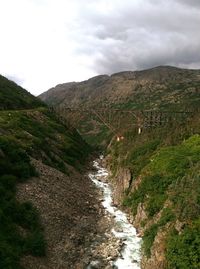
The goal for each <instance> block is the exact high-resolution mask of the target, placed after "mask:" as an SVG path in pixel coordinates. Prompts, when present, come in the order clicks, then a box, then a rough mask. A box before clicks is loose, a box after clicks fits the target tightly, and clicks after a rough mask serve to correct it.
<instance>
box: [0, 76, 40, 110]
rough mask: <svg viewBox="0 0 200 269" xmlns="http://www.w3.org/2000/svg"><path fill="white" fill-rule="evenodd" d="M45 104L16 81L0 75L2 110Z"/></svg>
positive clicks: (28, 107) (0, 105)
mask: <svg viewBox="0 0 200 269" xmlns="http://www.w3.org/2000/svg"><path fill="white" fill-rule="evenodd" d="M39 106H45V104H44V103H43V102H41V101H40V100H39V99H38V98H36V97H34V96H33V95H31V94H30V93H28V92H27V91H26V90H24V89H23V88H22V87H20V86H18V85H17V84H16V83H15V82H13V81H10V80H8V79H7V78H5V77H3V76H1V75H0V110H3V109H26V108H27V109H30V108H36V107H39Z"/></svg>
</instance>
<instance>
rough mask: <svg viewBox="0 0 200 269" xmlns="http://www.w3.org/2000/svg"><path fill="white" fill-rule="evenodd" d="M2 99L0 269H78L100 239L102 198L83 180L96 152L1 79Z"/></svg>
mask: <svg viewBox="0 0 200 269" xmlns="http://www.w3.org/2000/svg"><path fill="white" fill-rule="evenodd" d="M0 98H1V99H0V100H1V101H0V108H1V109H0V268H4V269H8V268H16V269H23V268H40V267H42V268H46V269H47V268H48V269H49V268H51V269H53V268H57V267H58V266H59V268H74V266H75V267H76V265H77V264H79V265H80V264H81V263H83V261H84V259H85V257H88V256H89V255H90V254H89V253H88V251H89V249H87V251H86V250H85V249H86V248H85V244H90V242H91V241H92V240H94V236H93V235H94V234H96V233H97V226H96V223H97V222H98V218H99V213H98V210H97V209H95V208H96V207H97V205H96V203H97V198H96V197H97V195H96V194H95V193H94V190H93V188H92V186H91V181H90V180H89V179H88V177H85V176H84V175H83V167H84V164H85V162H86V161H87V158H88V155H89V153H90V151H91V149H90V147H89V146H88V145H87V144H86V143H85V141H84V140H83V139H82V138H81V136H80V135H79V134H78V133H77V131H76V130H75V129H74V128H71V127H69V125H68V124H67V122H65V121H63V120H62V119H60V118H59V117H58V116H57V115H56V114H54V113H52V112H51V111H49V109H48V108H47V107H46V105H45V104H44V103H43V102H42V101H40V100H39V99H37V98H36V97H34V96H32V95H31V94H30V93H28V92H27V91H25V90H24V89H22V88H21V87H19V86H18V85H16V84H15V83H13V82H11V81H9V80H8V79H6V78H4V77H2V76H1V77H0ZM93 195H94V197H93ZM85 219H87V221H88V223H89V224H88V225H86V224H85V225H83V224H82V225H80V222H81V223H83V222H84V220H85ZM72 235H73V237H72ZM77 242H78V243H77ZM86 252H87V253H86ZM61 264H63V265H62V267H61V266H60V265H61ZM77 266H78V265H77ZM80 266H81V265H80Z"/></svg>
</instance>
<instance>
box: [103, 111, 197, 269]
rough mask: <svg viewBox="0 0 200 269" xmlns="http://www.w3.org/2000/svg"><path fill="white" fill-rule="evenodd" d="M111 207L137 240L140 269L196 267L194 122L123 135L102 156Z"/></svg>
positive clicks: (195, 152) (195, 130)
mask: <svg viewBox="0 0 200 269" xmlns="http://www.w3.org/2000/svg"><path fill="white" fill-rule="evenodd" d="M107 165H108V167H109V168H110V170H111V175H112V183H113V186H114V193H115V197H114V202H115V203H116V204H123V206H124V207H125V209H126V210H127V211H128V213H129V215H130V217H131V219H132V222H133V223H134V225H135V226H136V227H137V228H138V231H139V233H140V234H141V235H142V236H143V246H142V251H143V259H142V268H143V269H150V268H154V269H166V268H168V269H174V268H177V269H186V268H190V269H196V268H198V267H199V266H200V260H199V257H200V253H199V250H200V236H199V231H200V219H199V216H200V208H199V197H200V181H199V179H200V178H199V177H200V174H199V171H200V170H199V168H200V119H199V114H198V113H197V114H196V115H194V116H193V117H192V118H191V119H190V121H188V122H186V123H185V124H182V125H180V124H178V123H177V124H174V126H167V127H166V128H157V129H152V130H148V131H147V132H144V133H143V134H141V135H138V134H134V133H132V134H129V136H127V139H126V140H124V141H123V142H115V141H113V142H112V144H111V145H110V147H109V149H108V151H107Z"/></svg>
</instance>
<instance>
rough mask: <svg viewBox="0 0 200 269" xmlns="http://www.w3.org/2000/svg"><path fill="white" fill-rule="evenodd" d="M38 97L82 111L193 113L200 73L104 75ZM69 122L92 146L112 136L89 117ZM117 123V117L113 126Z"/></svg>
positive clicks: (160, 70) (165, 69)
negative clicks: (111, 109) (183, 111)
mask: <svg viewBox="0 0 200 269" xmlns="http://www.w3.org/2000/svg"><path fill="white" fill-rule="evenodd" d="M39 97H40V98H41V99H42V100H43V101H45V102H46V103H47V104H50V105H56V106H60V107H64V106H66V107H73V108H83V109H84V108H87V109H88V108H90V109H91V108H95V109H98V108H105V107H112V108H113V109H114V108H117V109H118V108H121V109H135V110H139V111H140V110H148V109H153V110H158V109H159V110H160V109H161V110H165V111H166V110H167V111H174V110H175V111H179V110H181V111H182V110H190V109H195V108H198V107H199V103H200V70H187V69H180V68H175V67H169V66H160V67H155V68H152V69H149V70H144V71H135V72H121V73H117V74H113V75H111V76H107V75H102V76H97V77H94V78H91V79H89V80H87V81H83V82H80V83H75V82H74V83H66V84H61V85H58V86H56V87H55V88H52V89H50V90H49V91H47V92H46V93H43V94H42V95H40V96H39ZM66 115H67V113H66ZM69 118H70V119H71V120H72V121H73V122H74V123H76V126H77V128H78V129H79V131H80V132H81V134H83V135H84V137H85V138H86V139H87V141H88V142H91V143H92V144H95V143H96V142H98V143H99V142H102V141H103V139H102V138H103V137H105V134H106V135H108V136H109V132H108V130H105V127H104V126H102V124H99V121H98V120H97V119H96V118H95V117H93V118H92V117H91V115H89V113H88V114H87V113H84V114H83V113H81V112H78V111H77V113H73V114H69ZM80 118H82V120H81V121H80V120H78V119H80ZM117 120H118V118H117V117H114V118H113V119H112V122H117ZM94 135H95V139H94V138H92V137H94Z"/></svg>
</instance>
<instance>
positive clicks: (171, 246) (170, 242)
mask: <svg viewBox="0 0 200 269" xmlns="http://www.w3.org/2000/svg"><path fill="white" fill-rule="evenodd" d="M199 235H200V219H199V220H198V221H195V222H194V223H193V224H191V225H190V226H188V227H186V228H185V229H184V231H183V232H182V233H181V234H180V235H179V234H178V233H177V232H176V231H173V232H172V233H171V234H170V236H169V237H168V239H167V253H166V256H167V260H168V269H174V268H176V269H188V268H190V269H199V268H200V236H199Z"/></svg>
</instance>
